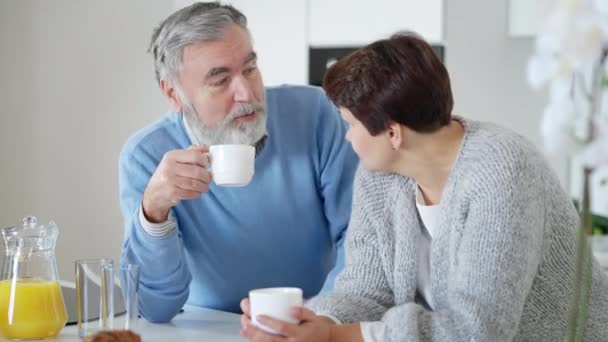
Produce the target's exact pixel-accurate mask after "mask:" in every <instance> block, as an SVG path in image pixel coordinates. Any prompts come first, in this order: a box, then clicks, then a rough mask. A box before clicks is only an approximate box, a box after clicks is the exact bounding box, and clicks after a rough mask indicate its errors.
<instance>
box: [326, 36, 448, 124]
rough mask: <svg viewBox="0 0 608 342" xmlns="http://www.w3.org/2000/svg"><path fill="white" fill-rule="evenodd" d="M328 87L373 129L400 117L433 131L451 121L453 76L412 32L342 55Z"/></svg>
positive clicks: (329, 73)
mask: <svg viewBox="0 0 608 342" xmlns="http://www.w3.org/2000/svg"><path fill="white" fill-rule="evenodd" d="M323 87H324V88H325V91H326V92H327V95H328V97H329V98H330V100H332V102H334V103H335V104H336V105H337V106H338V107H344V108H346V109H348V110H349V111H350V112H352V114H353V115H354V116H355V117H356V118H357V119H358V120H359V121H361V122H362V123H363V125H364V126H365V127H366V128H367V130H368V131H369V132H370V134H371V135H378V134H380V133H381V132H383V131H384V130H386V128H388V126H389V125H390V124H391V123H393V122H397V123H400V124H402V125H405V126H407V127H409V128H410V129H412V130H414V131H417V132H422V133H429V132H434V131H436V130H438V129H439V128H441V127H443V126H446V125H448V124H449V123H450V120H451V116H452V107H453V105H454V101H453V99H452V89H451V87H450V77H449V75H448V72H447V70H446V68H445V66H444V65H443V63H442V62H441V60H440V59H439V57H437V55H436V54H435V52H434V51H433V48H432V47H431V46H430V45H429V44H428V43H427V42H426V41H425V40H424V39H422V38H421V37H420V36H419V35H417V34H415V33H413V32H403V33H398V34H395V35H393V36H392V37H390V38H389V39H384V40H379V41H376V42H374V43H372V44H370V45H367V46H365V47H363V48H361V49H359V50H356V51H354V52H352V53H351V54H349V55H347V56H345V57H343V58H341V59H339V60H338V61H337V62H336V63H335V64H334V65H332V66H331V67H330V68H329V70H328V71H327V73H326V75H325V79H324V80H323Z"/></svg>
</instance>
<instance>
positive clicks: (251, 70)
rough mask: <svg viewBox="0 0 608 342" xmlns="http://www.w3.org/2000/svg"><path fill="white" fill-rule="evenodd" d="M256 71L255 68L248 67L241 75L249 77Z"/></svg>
mask: <svg viewBox="0 0 608 342" xmlns="http://www.w3.org/2000/svg"><path fill="white" fill-rule="evenodd" d="M255 70H256V67H248V68H247V69H245V70H243V74H244V75H250V74H251V73H253V72H254V71H255Z"/></svg>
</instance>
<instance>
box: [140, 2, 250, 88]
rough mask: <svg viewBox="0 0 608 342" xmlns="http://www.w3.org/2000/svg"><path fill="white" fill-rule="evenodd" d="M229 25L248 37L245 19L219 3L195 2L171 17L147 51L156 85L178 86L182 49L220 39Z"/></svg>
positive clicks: (164, 23)
mask: <svg viewBox="0 0 608 342" xmlns="http://www.w3.org/2000/svg"><path fill="white" fill-rule="evenodd" d="M229 24H237V25H239V26H240V27H241V28H243V29H244V30H245V31H246V32H247V33H248V34H249V30H248V29H247V18H246V17H245V15H243V13H241V12H240V11H239V10H237V9H236V8H234V7H232V6H230V5H223V4H221V3H219V2H197V3H195V4H193V5H190V6H188V7H184V8H182V9H180V10H179V11H177V12H175V13H173V14H171V15H170V16H169V17H168V18H167V19H165V20H164V21H163V22H162V23H161V24H160V25H159V26H158V27H157V28H156V29H155V30H154V32H153V33H152V39H151V41H150V47H149V48H148V52H150V53H151V54H152V56H153V57H154V69H155V73H156V81H158V82H160V80H161V79H164V80H169V81H170V82H175V83H176V85H177V83H178V82H177V81H178V79H179V73H180V70H181V66H182V55H183V51H184V47H186V46H188V45H190V44H195V43H202V42H206V41H213V40H218V39H221V38H222V36H223V34H224V29H225V28H226V27H227V26H228V25H229Z"/></svg>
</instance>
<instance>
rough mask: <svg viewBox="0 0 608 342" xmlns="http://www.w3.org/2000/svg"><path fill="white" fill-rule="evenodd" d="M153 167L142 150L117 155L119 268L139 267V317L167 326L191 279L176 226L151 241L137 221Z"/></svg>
mask: <svg viewBox="0 0 608 342" xmlns="http://www.w3.org/2000/svg"><path fill="white" fill-rule="evenodd" d="M157 164H158V161H156V160H153V158H152V157H151V155H150V154H148V153H145V152H144V151H142V150H131V149H125V150H123V152H122V153H121V155H120V159H119V183H120V184H119V187H120V206H121V210H122V214H123V219H124V225H125V239H124V243H123V247H122V255H121V265H125V264H138V265H140V287H139V311H140V314H141V315H142V316H143V317H144V318H146V319H147V320H149V321H151V322H168V321H170V320H171V319H172V318H173V317H174V316H175V315H176V314H177V313H178V312H179V310H180V309H181V308H182V306H183V305H184V303H185V302H186V300H187V298H188V294H189V285H190V281H191V275H190V271H189V270H188V267H187V265H186V261H185V258H184V247H183V242H182V238H181V234H180V231H179V223H178V225H177V229H174V230H172V231H171V232H170V233H168V234H167V235H164V236H158V237H155V236H152V235H150V234H148V233H147V232H146V231H145V230H144V229H143V227H142V226H141V222H140V220H139V210H140V207H141V200H142V196H143V193H144V191H145V189H146V186H147V184H148V181H149V179H150V177H151V176H152V174H153V172H154V170H155V168H156V165H157Z"/></svg>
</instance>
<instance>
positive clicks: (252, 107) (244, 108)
mask: <svg viewBox="0 0 608 342" xmlns="http://www.w3.org/2000/svg"><path fill="white" fill-rule="evenodd" d="M263 111H264V106H262V104H261V103H258V102H244V103H241V104H239V106H238V107H237V108H235V109H234V110H232V111H230V113H228V115H226V118H225V119H224V122H225V123H228V122H232V121H233V120H234V119H236V118H239V117H241V116H243V115H247V114H251V113H252V112H256V113H262V112H263Z"/></svg>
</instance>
